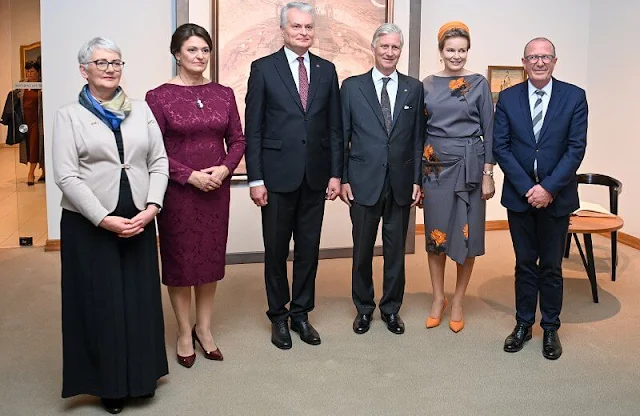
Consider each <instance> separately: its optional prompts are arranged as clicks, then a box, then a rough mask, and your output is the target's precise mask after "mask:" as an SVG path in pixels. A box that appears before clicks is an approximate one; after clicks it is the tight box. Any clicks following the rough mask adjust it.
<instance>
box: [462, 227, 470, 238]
mask: <svg viewBox="0 0 640 416" xmlns="http://www.w3.org/2000/svg"><path fill="white" fill-rule="evenodd" d="M462 235H463V236H464V239H465V240H467V239H468V238H469V224H465V225H464V227H462Z"/></svg>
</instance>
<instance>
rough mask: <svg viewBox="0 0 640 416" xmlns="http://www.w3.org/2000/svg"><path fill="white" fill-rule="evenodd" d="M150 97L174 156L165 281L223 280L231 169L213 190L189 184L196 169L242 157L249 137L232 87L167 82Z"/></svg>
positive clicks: (165, 214)
mask: <svg viewBox="0 0 640 416" xmlns="http://www.w3.org/2000/svg"><path fill="white" fill-rule="evenodd" d="M146 99H147V103H148V104H149V107H151V110H152V111H153V114H154V115H155V117H156V119H157V121H158V125H159V126H160V129H161V130H162V134H163V136H164V145H165V147H166V149H167V155H168V156H169V178H170V180H169V186H168V187H167V192H166V194H165V198H164V203H163V207H162V212H161V213H160V214H159V215H158V230H159V233H160V255H161V259H162V282H163V283H164V284H165V285H167V286H196V285H201V284H205V283H210V282H214V281H217V280H220V279H222V278H223V277H224V271H225V254H226V247H227V234H228V229H229V196H230V185H231V175H229V176H228V177H227V179H225V181H224V183H223V185H222V186H221V187H220V188H218V189H216V190H213V191H210V192H202V191H201V190H199V189H198V188H196V187H194V186H192V185H189V184H188V183H187V179H189V175H191V172H193V171H194V170H201V169H205V168H208V167H211V166H216V165H224V166H226V167H227V168H228V169H229V171H230V172H233V170H234V169H235V168H236V167H237V166H238V163H240V160H241V159H242V155H243V154H244V147H245V140H244V135H243V134H242V125H241V123H240V116H239V114H238V108H237V106H236V99H235V96H234V94H233V90H232V89H231V88H228V87H224V86H222V85H219V84H216V83H213V82H212V83H209V84H205V85H198V86H189V87H186V86H181V85H174V84H163V85H161V86H159V87H158V88H156V89H154V90H151V91H149V92H148V93H147V98H146ZM198 102H200V103H202V105H199V104H198ZM200 107H202V108H200ZM225 144H226V149H225Z"/></svg>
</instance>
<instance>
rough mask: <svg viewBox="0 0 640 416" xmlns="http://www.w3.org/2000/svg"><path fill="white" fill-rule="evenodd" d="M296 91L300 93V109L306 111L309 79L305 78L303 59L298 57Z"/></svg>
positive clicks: (305, 71)
mask: <svg viewBox="0 0 640 416" xmlns="http://www.w3.org/2000/svg"><path fill="white" fill-rule="evenodd" d="M298 90H299V93H300V101H302V108H303V109H304V110H305V111H307V97H308V96H309V77H308V76H307V68H306V67H305V66H304V57H303V56H299V57H298Z"/></svg>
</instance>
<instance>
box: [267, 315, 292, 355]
mask: <svg viewBox="0 0 640 416" xmlns="http://www.w3.org/2000/svg"><path fill="white" fill-rule="evenodd" d="M271 343H272V344H273V345H275V346H276V347H278V348H280V349H281V350H288V349H290V348H291V345H292V344H291V334H290V333H289V324H287V321H286V320H284V321H276V322H272V323H271Z"/></svg>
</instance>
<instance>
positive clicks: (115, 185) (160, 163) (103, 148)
mask: <svg viewBox="0 0 640 416" xmlns="http://www.w3.org/2000/svg"><path fill="white" fill-rule="evenodd" d="M131 107H132V108H131V113H130V114H129V116H128V117H127V118H126V119H125V120H124V121H123V122H122V124H121V125H120V130H121V131H122V140H123V142H124V164H122V163H120V157H119V156H118V148H117V146H116V140H115V136H114V134H113V132H112V131H111V129H110V128H109V127H107V126H106V125H105V124H104V123H103V122H102V121H101V120H100V119H98V118H97V117H96V116H95V115H93V114H92V113H91V112H90V111H88V110H87V109H86V108H84V107H83V106H82V105H80V103H73V104H69V105H66V106H64V107H62V108H60V109H59V110H58V111H57V113H56V116H55V120H54V123H53V141H52V147H53V175H54V179H55V182H56V184H57V185H58V187H59V188H60V190H61V191H62V202H61V206H62V208H64V209H68V210H70V211H74V212H78V213H80V214H82V215H83V216H84V217H85V218H87V219H88V220H89V221H91V222H92V223H93V224H94V225H96V226H97V225H98V224H100V222H101V221H102V220H103V219H104V217H106V216H107V215H109V213H111V212H113V211H114V209H115V208H116V205H117V204H118V195H119V188H120V171H121V169H126V172H127V176H128V178H129V182H130V183H131V192H132V194H133V202H134V203H135V205H136V207H137V208H138V209H140V210H141V211H142V210H144V209H145V208H146V205H147V204H148V203H155V204H158V205H160V206H162V200H163V198H164V192H165V190H166V189H167V182H168V180H169V162H168V159H167V154H166V152H165V149H164V143H163V140H162V133H161V132H160V129H159V127H158V123H156V119H155V118H154V116H153V113H151V109H149V106H148V105H147V103H146V102H145V101H141V100H131Z"/></svg>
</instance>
